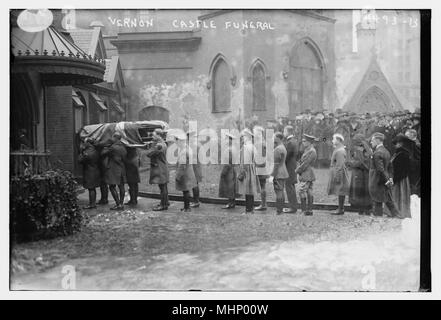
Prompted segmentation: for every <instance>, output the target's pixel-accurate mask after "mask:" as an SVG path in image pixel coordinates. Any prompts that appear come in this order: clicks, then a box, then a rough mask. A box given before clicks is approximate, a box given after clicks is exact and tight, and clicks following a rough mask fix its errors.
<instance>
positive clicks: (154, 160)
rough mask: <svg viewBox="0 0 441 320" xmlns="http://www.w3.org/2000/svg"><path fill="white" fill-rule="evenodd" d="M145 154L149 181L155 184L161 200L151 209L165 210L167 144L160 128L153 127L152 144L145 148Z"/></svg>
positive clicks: (166, 195)
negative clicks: (147, 161)
mask: <svg viewBox="0 0 441 320" xmlns="http://www.w3.org/2000/svg"><path fill="white" fill-rule="evenodd" d="M146 155H147V156H148V157H149V158H150V180H149V183H150V184H157V185H158V186H159V191H160V193H161V202H160V204H159V205H158V206H157V207H155V208H153V210H154V211H162V210H167V209H168V207H169V200H168V187H167V184H168V182H169V170H168V164H167V145H166V143H165V142H164V132H163V131H162V130H161V129H155V131H154V132H153V144H152V145H151V146H150V148H149V149H148V150H147V153H146Z"/></svg>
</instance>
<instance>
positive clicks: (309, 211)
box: [305, 195, 314, 216]
mask: <svg viewBox="0 0 441 320" xmlns="http://www.w3.org/2000/svg"><path fill="white" fill-rule="evenodd" d="M313 203H314V197H313V196H311V195H308V203H307V205H306V214H305V215H306V216H312V205H313Z"/></svg>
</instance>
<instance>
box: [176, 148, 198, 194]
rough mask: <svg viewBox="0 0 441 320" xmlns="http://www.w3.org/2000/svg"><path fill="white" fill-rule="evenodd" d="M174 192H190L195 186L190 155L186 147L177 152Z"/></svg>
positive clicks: (195, 181)
mask: <svg viewBox="0 0 441 320" xmlns="http://www.w3.org/2000/svg"><path fill="white" fill-rule="evenodd" d="M175 180H176V190H178V191H190V190H191V189H193V188H194V187H196V185H197V180H196V176H195V174H194V170H193V165H192V164H190V155H189V152H188V149H187V148H186V147H184V148H182V149H179V151H178V163H177V167H176V178H175Z"/></svg>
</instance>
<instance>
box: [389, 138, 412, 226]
mask: <svg viewBox="0 0 441 320" xmlns="http://www.w3.org/2000/svg"><path fill="white" fill-rule="evenodd" d="M392 143H393V145H394V147H395V152H394V154H393V155H392V158H391V160H390V161H391V164H392V170H393V187H392V197H393V199H394V202H395V204H396V206H397V208H398V211H399V212H400V214H401V216H402V217H404V218H411V217H412V216H411V214H410V194H411V192H410V183H409V172H410V169H411V163H410V148H411V140H410V139H409V138H408V137H406V136H405V135H403V134H401V133H400V134H398V135H397V136H396V137H395V138H394V139H393V140H392Z"/></svg>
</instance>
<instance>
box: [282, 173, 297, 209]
mask: <svg viewBox="0 0 441 320" xmlns="http://www.w3.org/2000/svg"><path fill="white" fill-rule="evenodd" d="M285 188H286V195H287V196H288V202H289V206H290V207H291V209H297V206H298V202H297V194H296V181H295V179H294V178H291V177H289V178H288V179H286V184H285Z"/></svg>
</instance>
